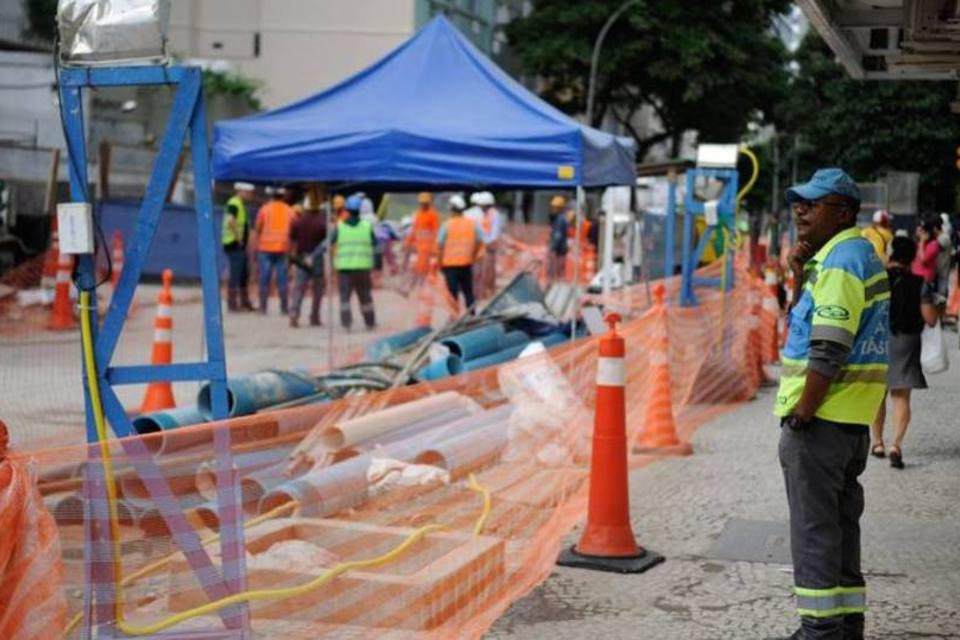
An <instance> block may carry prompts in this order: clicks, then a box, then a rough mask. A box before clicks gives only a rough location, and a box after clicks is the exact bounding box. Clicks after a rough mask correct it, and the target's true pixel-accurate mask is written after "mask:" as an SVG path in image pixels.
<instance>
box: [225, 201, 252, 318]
mask: <svg viewBox="0 0 960 640" xmlns="http://www.w3.org/2000/svg"><path fill="white" fill-rule="evenodd" d="M253 193H254V187H253V185H252V184H250V183H249V182H236V183H234V185H233V196H232V197H231V198H230V199H229V200H227V204H226V206H225V207H224V211H223V227H222V229H221V233H220V243H221V244H222V245H223V252H224V253H225V254H226V255H227V264H228V265H229V267H230V279H229V281H228V284H227V309H228V310H229V311H253V305H252V304H251V303H250V292H249V290H248V287H249V286H250V264H249V262H248V259H247V239H248V237H249V235H250V216H249V214H248V213H247V203H248V202H250V201H251V200H253Z"/></svg>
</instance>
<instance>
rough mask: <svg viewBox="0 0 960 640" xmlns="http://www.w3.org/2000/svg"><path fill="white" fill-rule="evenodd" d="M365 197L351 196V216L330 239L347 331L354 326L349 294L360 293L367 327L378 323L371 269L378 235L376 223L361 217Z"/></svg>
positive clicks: (358, 294) (341, 318)
mask: <svg viewBox="0 0 960 640" xmlns="http://www.w3.org/2000/svg"><path fill="white" fill-rule="evenodd" d="M362 204H363V199H362V198H361V197H360V196H358V195H352V196H350V197H349V198H347V200H346V209H347V211H348V212H350V217H349V218H347V219H346V220H343V221H341V222H338V223H337V228H336V230H334V232H333V235H332V236H331V238H330V244H331V245H332V246H333V247H334V254H333V268H334V270H335V271H336V272H337V288H338V289H339V293H340V324H341V325H343V327H344V328H345V329H347V330H349V329H350V327H351V325H353V314H352V313H351V311H350V296H351V294H352V293H353V292H356V293H357V298H358V299H359V300H360V311H361V313H362V314H363V321H364V323H365V324H366V326H367V329H373V328H374V327H375V326H376V316H375V314H374V308H373V295H372V289H373V282H372V281H371V279H370V272H371V271H372V270H373V256H374V253H375V252H376V246H377V238H376V236H375V235H374V233H373V226H372V225H371V224H370V222H369V221H367V220H361V219H360V208H361V206H362Z"/></svg>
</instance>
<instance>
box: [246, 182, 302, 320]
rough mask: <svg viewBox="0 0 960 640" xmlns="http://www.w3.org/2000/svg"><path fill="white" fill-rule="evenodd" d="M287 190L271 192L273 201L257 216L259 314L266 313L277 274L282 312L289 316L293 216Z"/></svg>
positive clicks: (272, 190)
mask: <svg viewBox="0 0 960 640" xmlns="http://www.w3.org/2000/svg"><path fill="white" fill-rule="evenodd" d="M284 193H285V192H284V189H282V188H277V189H270V190H269V195H270V200H269V202H267V203H266V204H264V205H263V206H262V207H260V211H258V212H257V222H256V224H255V225H254V229H255V230H256V232H257V266H258V268H259V270H260V313H264V314H265V313H266V312H267V296H268V295H269V293H270V281H271V280H272V279H273V272H274V271H276V272H277V292H278V293H279V294H280V312H281V313H282V314H283V315H287V314H288V311H287V254H288V253H289V251H290V225H291V224H292V223H293V218H294V213H293V209H291V208H290V205H288V204H287V203H286V202H284V200H283V196H284Z"/></svg>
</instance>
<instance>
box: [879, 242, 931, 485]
mask: <svg viewBox="0 0 960 640" xmlns="http://www.w3.org/2000/svg"><path fill="white" fill-rule="evenodd" d="M891 247H892V253H891V255H890V261H889V263H888V265H887V277H888V278H889V280H890V349H889V352H890V369H889V371H888V373H887V390H888V392H889V395H890V398H891V401H892V403H893V445H891V447H890V452H889V455H890V466H892V467H894V468H897V469H902V468H903V454H902V452H901V450H900V447H901V445H902V444H903V437H904V436H905V435H906V433H907V426H908V425H909V424H910V392H911V391H913V390H914V389H926V388H927V381H926V379H925V378H924V377H923V369H921V368H920V334H921V332H922V331H923V325H924V317H923V316H922V315H921V313H920V306H921V298H922V292H923V288H924V281H923V278H922V277H920V276H918V275H916V274H914V273H912V272H911V270H910V265H911V263H912V262H913V260H914V258H915V257H916V254H917V243H916V242H914V241H913V240H911V239H910V238H904V237H896V238H894V239H893V243H892V245H891ZM886 416H887V407H886V400H884V402H883V404H881V405H880V410H879V411H878V412H877V417H876V418H875V419H874V421H873V428H872V432H873V448H872V450H871V453H873V455H874V456H876V457H878V458H882V457H884V456H885V455H886V454H887V453H886V450H885V449H884V444H883V423H884V420H885V419H886Z"/></svg>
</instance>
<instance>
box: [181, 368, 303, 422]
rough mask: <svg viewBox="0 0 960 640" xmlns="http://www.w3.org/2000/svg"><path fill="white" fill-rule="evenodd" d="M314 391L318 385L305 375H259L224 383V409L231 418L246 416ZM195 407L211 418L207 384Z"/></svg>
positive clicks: (296, 372)
mask: <svg viewBox="0 0 960 640" xmlns="http://www.w3.org/2000/svg"><path fill="white" fill-rule="evenodd" d="M317 391H319V386H318V384H317V381H316V379H314V378H313V377H312V376H311V375H310V373H309V372H307V371H300V370H297V371H281V370H270V371H258V372H257V373H252V374H250V375H246V376H238V377H236V378H230V379H229V380H227V409H228V411H229V416H230V417H231V418H233V417H236V416H245V415H250V414H251V413H255V412H257V411H259V410H260V409H265V408H267V407H270V406H273V405H277V404H280V403H283V402H287V401H289V400H296V399H297V398H303V397H304V396H310V395H314V394H316V393H317ZM197 406H199V407H200V412H201V413H202V414H203V415H204V416H205V417H206V419H207V420H210V419H211V418H212V415H213V410H212V408H211V404H210V385H209V384H206V385H204V386H203V387H201V388H200V393H198V394H197Z"/></svg>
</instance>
